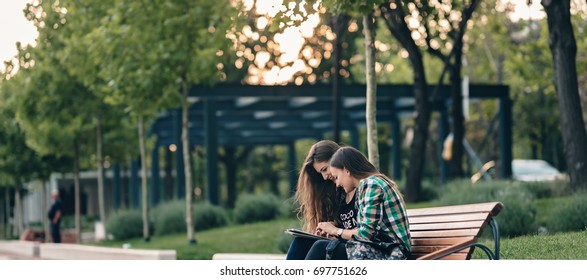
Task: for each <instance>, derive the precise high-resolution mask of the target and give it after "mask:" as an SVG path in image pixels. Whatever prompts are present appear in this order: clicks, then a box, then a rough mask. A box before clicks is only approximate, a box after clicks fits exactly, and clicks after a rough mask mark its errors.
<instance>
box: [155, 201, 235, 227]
mask: <svg viewBox="0 0 587 280" xmlns="http://www.w3.org/2000/svg"><path fill="white" fill-rule="evenodd" d="M151 214H152V217H153V221H154V225H155V234H157V235H165V234H172V233H181V232H186V222H185V201H184V200H174V201H170V202H166V203H162V204H159V205H158V206H157V207H155V208H154V209H153V210H152V211H151ZM192 219H193V223H194V227H195V229H196V230H205V229H210V228H215V227H220V226H225V225H227V224H228V216H227V214H226V211H225V210H224V209H223V208H222V207H220V206H214V205H211V204H208V203H203V204H200V203H198V204H195V205H194V207H192Z"/></svg>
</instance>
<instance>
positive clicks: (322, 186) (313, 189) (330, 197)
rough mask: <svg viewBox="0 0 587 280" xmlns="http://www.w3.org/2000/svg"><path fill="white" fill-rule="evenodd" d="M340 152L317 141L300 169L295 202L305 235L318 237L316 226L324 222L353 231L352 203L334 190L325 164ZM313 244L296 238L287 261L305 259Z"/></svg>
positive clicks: (332, 143) (354, 225)
mask: <svg viewBox="0 0 587 280" xmlns="http://www.w3.org/2000/svg"><path fill="white" fill-rule="evenodd" d="M339 148H340V145H338V144H337V143H335V142H333V141H330V140H322V141H319V142H317V143H315V144H314V145H312V147H311V148H310V150H309V151H308V155H307V156H306V160H305V161H304V164H303V165H302V168H301V170H300V175H299V178H298V185H297V188H296V193H295V197H294V198H295V201H296V202H297V203H298V205H299V208H298V216H299V217H300V218H301V220H302V221H303V230H304V231H307V232H311V233H318V232H316V228H317V226H318V223H319V222H327V221H329V222H332V223H333V224H334V225H337V226H340V227H343V228H349V229H350V228H354V227H356V219H355V217H356V210H355V202H354V200H353V201H350V202H347V201H345V200H344V197H345V194H344V192H342V191H341V190H340V189H337V188H336V186H335V184H334V182H333V181H332V176H331V174H330V171H329V166H328V161H329V160H330V158H331V157H332V155H333V154H334V152H336V151H337V150H338V149H339ZM323 235H325V234H323ZM315 242H316V239H310V238H302V237H295V238H294V240H293V241H292V243H291V244H290V247H289V250H288V252H287V256H286V259H288V260H303V259H305V258H306V257H307V254H308V252H309V251H310V249H311V248H312V245H314V243H315Z"/></svg>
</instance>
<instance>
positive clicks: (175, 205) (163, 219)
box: [151, 200, 186, 235]
mask: <svg viewBox="0 0 587 280" xmlns="http://www.w3.org/2000/svg"><path fill="white" fill-rule="evenodd" d="M151 217H152V219H153V224H154V227H155V235H166V234H171V233H180V232H186V226H185V202H184V201H181V200H173V201H169V202H165V203H161V204H159V205H157V206H156V207H154V208H153V209H152V210H151Z"/></svg>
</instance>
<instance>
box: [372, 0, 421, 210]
mask: <svg viewBox="0 0 587 280" xmlns="http://www.w3.org/2000/svg"><path fill="white" fill-rule="evenodd" d="M406 9H407V4H406V3H404V2H403V1H399V0H396V1H390V2H388V3H384V4H381V5H380V6H379V10H380V11H381V15H382V16H383V18H384V19H385V23H386V24H387V28H388V29H389V31H390V32H391V34H392V35H393V36H394V37H395V38H396V39H397V40H398V41H399V42H400V44H401V45H402V46H403V47H404V49H405V50H406V51H407V52H408V56H409V59H410V62H411V64H412V69H413V79H414V89H413V90H414V98H415V101H416V113H417V115H416V118H415V122H414V138H413V140H412V144H411V147H410V150H411V151H410V159H409V162H410V166H409V167H408V171H407V181H406V184H407V185H406V200H407V201H418V200H419V199H420V196H421V193H422V174H423V172H424V162H425V155H426V141H427V139H428V126H429V124H430V111H431V110H430V102H429V96H428V89H427V86H428V82H427V80H426V72H425V71H424V63H423V58H422V52H421V51H420V49H419V47H418V45H417V44H416V42H415V41H414V39H413V38H412V37H411V31H410V29H409V28H408V25H407V23H406V18H407V17H406Z"/></svg>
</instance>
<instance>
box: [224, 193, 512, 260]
mask: <svg viewBox="0 0 587 280" xmlns="http://www.w3.org/2000/svg"><path fill="white" fill-rule="evenodd" d="M502 208H503V204H502V203H501V202H486V203H477V204H463V205H452V206H440V207H429V208H418V209H408V210H407V211H408V219H409V222H410V233H411V235H412V258H413V259H417V260H437V259H442V260H469V259H471V255H472V253H473V248H480V249H481V250H483V251H484V252H485V253H486V254H487V256H488V258H489V259H493V260H498V259H499V228H498V225H497V222H496V221H495V219H494V217H495V216H497V214H499V212H500V211H501V209H502ZM487 225H489V227H490V228H491V230H492V231H491V233H492V235H493V240H494V249H493V250H491V249H490V248H489V247H487V246H485V245H483V244H480V243H478V242H477V241H478V239H479V237H480V236H481V234H482V233H483V231H484V229H485V228H486V227H487ZM212 259H213V260H228V259H230V260H236V259H241V260H245V259H253V260H260V259H285V254H279V255H272V254H240V253H217V254H214V256H213V257H212Z"/></svg>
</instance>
